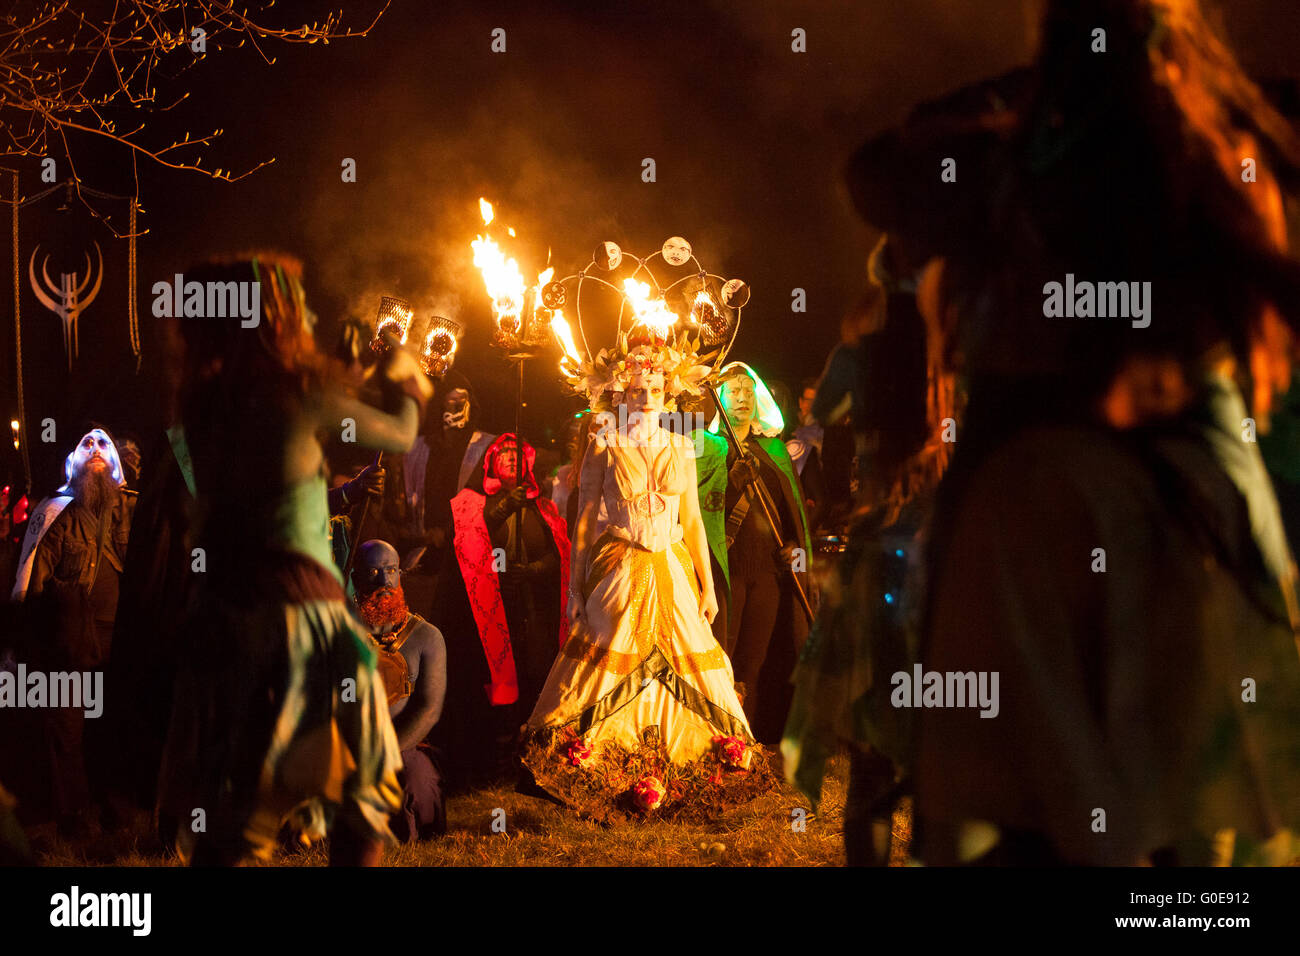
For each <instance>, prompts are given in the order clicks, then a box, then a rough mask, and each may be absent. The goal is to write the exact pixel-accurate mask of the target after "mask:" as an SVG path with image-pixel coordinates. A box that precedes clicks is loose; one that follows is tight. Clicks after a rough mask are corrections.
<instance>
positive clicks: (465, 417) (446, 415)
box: [442, 402, 469, 428]
mask: <svg viewBox="0 0 1300 956" xmlns="http://www.w3.org/2000/svg"><path fill="white" fill-rule="evenodd" d="M468 424H469V402H462V403H461V405H460V406H459V407H458V408H456V409H451V410H448V411H445V412H443V413H442V427H443V428H464V427H465V426H466V425H468Z"/></svg>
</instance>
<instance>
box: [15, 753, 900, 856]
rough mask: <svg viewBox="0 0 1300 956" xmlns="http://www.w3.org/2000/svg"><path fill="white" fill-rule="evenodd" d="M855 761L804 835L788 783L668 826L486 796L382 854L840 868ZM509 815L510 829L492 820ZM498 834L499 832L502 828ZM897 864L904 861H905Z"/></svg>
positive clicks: (56, 845)
mask: <svg viewBox="0 0 1300 956" xmlns="http://www.w3.org/2000/svg"><path fill="white" fill-rule="evenodd" d="M847 773H848V760H847V758H846V757H843V756H841V757H837V758H836V759H835V760H833V761H832V763H831V765H830V767H829V773H828V775H827V780H826V785H825V788H824V791H823V800H822V806H821V812H820V813H819V814H818V815H817V817H815V818H812V819H809V820H807V822H806V824H805V826H804V828H803V829H802V830H800V829H797V828H796V827H795V826H793V825H792V824H793V823H794V819H795V818H794V815H792V813H791V811H792V810H793V809H794V808H796V807H800V808H806V807H807V804H806V802H805V801H804V800H803V799H802V798H801V797H798V796H796V795H795V794H794V793H793V792H792V791H789V790H787V789H786V788H785V787H784V786H783V787H781V788H779V789H778V790H775V791H773V792H771V793H769V794H766V795H764V796H762V797H760V798H759V799H757V800H754V801H753V802H751V803H749V804H747V805H745V806H741V807H736V808H734V809H732V810H730V811H729V812H727V813H726V814H725V815H723V816H722V817H721V818H719V819H718V820H716V821H713V822H711V823H708V824H684V823H670V822H662V821H650V822H646V823H638V824H629V825H625V826H619V827H605V826H601V825H599V824H595V823H591V822H588V821H585V820H580V819H578V818H577V817H576V816H575V815H574V814H573V813H572V812H570V811H567V810H565V809H564V808H563V807H559V806H556V805H554V804H552V803H548V802H546V801H543V800H538V799H535V798H533V797H526V796H523V795H520V794H517V793H515V792H514V791H513V790H511V789H507V788H501V789H486V790H478V791H475V792H472V793H467V794H462V795H459V796H455V797H452V798H451V799H450V800H449V801H448V808H447V809H448V832H447V835H446V836H445V837H443V838H442V839H440V840H433V841H429V842H425V843H419V844H414V845H408V846H401V847H397V848H395V849H393V850H390V851H388V852H387V853H386V854H385V856H384V864H385V865H387V866H475V867H478V866H842V865H843V864H844V798H845V788H846V786H847ZM497 810H503V811H504V812H505V815H504V821H505V828H504V832H494V830H493V825H492V824H493V820H494V818H495V819H498V820H500V819H501V814H500V813H494V811H497ZM498 829H500V827H498ZM907 830H908V820H907V818H906V815H905V814H900V815H899V817H898V818H896V820H895V833H896V835H898V836H903V837H905V836H906V835H907ZM34 836H35V837H36V838H37V840H38V841H41V840H42V838H44V840H43V842H44V843H45V845H44V846H43V848H42V852H41V854H40V856H41V862H42V863H44V864H45V865H49V866H68V865H101V864H109V865H117V866H174V865H176V860H175V859H174V857H169V856H166V855H164V854H162V853H160V852H157V851H156V850H154V849H152V848H150V846H149V844H150V842H151V841H150V838H149V836H148V834H147V831H146V829H145V828H144V827H143V826H142V827H141V828H140V829H139V830H137V831H135V832H130V833H121V834H117V835H114V836H112V837H106V838H103V839H101V840H99V841H97V842H96V843H95V844H92V845H90V846H86V847H76V846H71V845H69V844H66V843H63V842H60V841H57V840H53V839H51V838H50V836H49V835H47V834H44V833H42V834H35V835H34ZM325 860H326V855H325V850H324V848H323V847H321V846H316V847H312V848H310V849H307V850H303V851H301V852H294V853H281V854H278V855H277V856H276V858H275V861H274V863H273V864H272V865H274V866H320V865H323V864H324V863H325ZM898 862H901V860H899V861H898Z"/></svg>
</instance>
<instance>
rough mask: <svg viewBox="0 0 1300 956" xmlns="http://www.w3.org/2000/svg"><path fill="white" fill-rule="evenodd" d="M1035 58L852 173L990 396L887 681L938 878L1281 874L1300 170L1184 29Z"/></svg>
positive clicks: (1295, 665) (1177, 12)
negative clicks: (1270, 444) (1299, 176)
mask: <svg viewBox="0 0 1300 956" xmlns="http://www.w3.org/2000/svg"><path fill="white" fill-rule="evenodd" d="M1099 26H1104V27H1105V51H1104V52H1100V51H1097V50H1096V47H1097V37H1096V34H1094V30H1095V29H1097V28H1098V27H1099ZM1042 36H1043V46H1042V51H1041V54H1040V57H1039V61H1038V64H1037V66H1036V68H1034V69H1033V70H1032V71H1028V72H1024V73H1019V74H1013V75H1011V76H1007V77H1002V78H1000V79H998V80H994V81H990V82H988V83H985V84H981V85H979V86H978V87H975V88H972V89H967V90H963V91H961V92H959V93H957V94H955V95H953V96H951V97H948V98H947V99H946V100H944V101H942V102H941V103H938V104H932V105H928V106H926V107H922V108H921V109H919V110H917V111H916V112H915V113H914V114H913V117H912V118H911V119H910V120H909V122H908V123H907V124H906V125H905V126H904V127H903V128H902V129H901V130H898V131H894V132H892V133H889V134H886V135H884V136H882V137H880V138H878V139H876V140H873V141H871V142H869V143H868V144H867V145H866V146H864V147H863V149H862V150H861V151H860V152H859V153H858V154H857V155H856V156H855V158H854V161H853V164H852V166H851V168H850V173H849V179H850V187H851V189H852V190H853V192H854V197H855V200H856V202H857V203H858V206H859V208H860V210H861V211H862V213H863V215H864V216H865V217H866V218H867V219H869V220H870V221H871V222H872V223H874V224H876V225H878V226H881V227H883V228H885V229H887V230H888V231H889V232H890V234H891V236H894V237H896V238H897V239H899V240H900V242H901V244H902V247H903V248H904V249H905V251H906V253H907V255H906V258H907V259H908V260H909V261H913V262H923V261H927V260H929V261H930V265H929V268H928V269H927V271H926V273H925V275H924V277H923V279H922V282H921V288H920V291H919V296H918V301H919V302H920V304H921V307H922V309H923V310H924V311H925V312H926V315H927V317H928V318H929V319H930V320H931V321H933V322H935V323H936V324H938V325H939V326H941V327H943V328H944V329H945V330H947V331H948V332H949V333H950V334H951V338H950V340H949V346H950V349H949V353H948V356H947V357H948V358H949V359H950V360H952V361H953V363H954V367H955V368H956V369H957V370H959V371H960V372H961V373H962V374H963V375H964V376H965V380H966V384H967V387H968V396H969V403H968V405H967V409H966V414H965V416H964V418H963V420H962V422H961V425H960V430H959V432H958V433H957V434H956V436H955V437H956V438H957V439H958V440H957V443H956V454H955V456H954V459H953V463H952V467H951V468H950V470H949V471H948V473H947V475H946V476H945V478H944V480H943V483H942V486H941V489H940V496H939V501H938V503H937V505H936V513H935V520H934V527H933V533H932V538H931V540H932V546H931V550H930V561H929V587H930V591H929V599H928V626H927V628H926V630H925V632H924V635H923V642H922V646H921V652H920V657H919V661H915V662H910V666H903V667H900V668H899V669H898V671H897V672H895V673H894V674H893V675H891V678H890V679H891V681H892V682H893V683H894V687H893V693H892V696H891V704H892V705H893V706H894V707H895V708H897V709H899V710H906V709H909V708H920V709H919V710H918V711H917V713H916V715H915V716H916V717H917V718H918V719H919V734H918V749H917V751H916V784H917V804H916V809H917V831H916V832H917V836H918V838H919V853H918V855H920V856H921V857H922V858H923V859H924V860H926V861H927V862H931V863H953V862H982V863H1011V864H1043V863H1048V864H1051V863H1057V864H1059V863H1073V864H1137V863H1141V862H1154V863H1177V864H1198V863H1208V862H1212V861H1213V862H1224V863H1226V862H1233V863H1249V862H1264V863H1277V862H1281V861H1286V860H1289V859H1292V858H1294V856H1295V855H1296V847H1295V843H1294V841H1293V839H1292V836H1293V833H1294V832H1295V831H1297V829H1300V659H1298V658H1297V652H1296V640H1295V638H1296V629H1295V624H1296V619H1297V615H1296V602H1295V570H1294V565H1293V562H1292V558H1291V554H1290V552H1289V549H1288V547H1287V542H1286V539H1285V537H1284V534H1283V530H1282V523H1281V520H1280V517H1279V514H1278V506H1277V502H1276V499H1275V496H1274V493H1273V489H1272V486H1271V485H1270V482H1269V479H1268V477H1267V475H1266V474H1265V471H1264V468H1263V465H1262V463H1261V460H1260V456H1259V452H1258V447H1257V445H1256V444H1255V443H1254V441H1253V429H1254V427H1256V426H1258V427H1259V428H1261V429H1262V428H1264V427H1265V425H1266V422H1267V416H1268V412H1269V408H1270V403H1271V400H1272V397H1273V395H1274V393H1275V392H1276V391H1279V390H1281V389H1283V388H1285V386H1286V384H1287V381H1288V378H1289V375H1290V371H1291V361H1292V357H1293V354H1294V353H1293V342H1294V337H1293V331H1292V330H1293V329H1294V328H1295V327H1297V325H1300V268H1298V267H1297V264H1296V263H1295V262H1294V261H1292V260H1291V259H1289V258H1287V256H1286V254H1285V253H1286V236H1285V227H1284V222H1283V219H1282V208H1283V207H1282V198H1281V193H1280V190H1279V180H1289V181H1290V182H1292V183H1294V182H1295V174H1296V171H1297V161H1298V160H1300V144H1298V143H1297V141H1296V137H1295V134H1294V132H1293V130H1292V129H1291V128H1290V127H1288V126H1287V125H1286V124H1285V123H1284V122H1283V121H1282V120H1281V118H1280V117H1279V116H1278V115H1277V114H1276V113H1275V112H1274V111H1273V109H1272V108H1271V107H1270V106H1269V105H1268V104H1267V103H1266V102H1265V101H1264V100H1263V98H1262V96H1261V95H1260V93H1259V91H1258V89H1257V88H1256V87H1255V86H1254V85H1253V84H1252V83H1251V82H1250V81H1249V80H1248V79H1247V78H1246V77H1245V76H1244V75H1243V74H1242V72H1241V70H1240V69H1239V67H1238V66H1237V64H1236V62H1235V60H1234V59H1233V57H1232V55H1231V53H1230V52H1229V51H1228V50H1227V49H1226V48H1225V47H1224V46H1223V45H1222V44H1221V42H1220V41H1219V40H1218V39H1217V38H1216V37H1214V36H1213V34H1212V33H1211V32H1210V31H1209V29H1208V28H1207V26H1206V25H1205V23H1204V21H1203V20H1202V18H1201V14H1200V11H1199V9H1198V6H1197V4H1195V3H1194V2H1190V0H1162V2H1155V0H1146V2H1144V0H1099V2H1092V3H1082V2H1056V3H1052V4H1050V5H1049V8H1048V11H1047V15H1046V20H1045V22H1044V28H1043V34H1042ZM935 156H962V157H964V158H963V159H962V160H961V163H962V166H961V170H960V172H959V173H958V176H957V180H956V182H946V183H940V182H939V178H938V177H939V170H938V169H937V164H936V162H935V161H933V157H935ZM1247 160H1250V162H1247ZM1103 283H1114V285H1109V286H1106V285H1103ZM1094 292H1095V296H1094ZM1063 293H1067V294H1066V295H1064V298H1066V299H1068V302H1066V303H1064V304H1063V303H1062V298H1063ZM1103 299H1104V300H1105V302H1106V308H1105V311H1104V315H1105V317H1102V315H1103V312H1102V309H1101V305H1102V301H1103ZM995 678H996V682H995V680H994V679H995ZM977 688H978V689H979V693H978V694H976V693H975V691H976V689H977ZM962 691H965V693H961V692H962ZM986 692H987V693H986ZM976 696H978V700H975V699H974V698H975V697H976Z"/></svg>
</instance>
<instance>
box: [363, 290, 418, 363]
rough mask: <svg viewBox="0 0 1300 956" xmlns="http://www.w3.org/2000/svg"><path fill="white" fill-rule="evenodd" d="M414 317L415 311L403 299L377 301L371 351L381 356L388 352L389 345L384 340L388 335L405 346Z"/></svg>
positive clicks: (388, 297) (392, 296)
mask: <svg viewBox="0 0 1300 956" xmlns="http://www.w3.org/2000/svg"><path fill="white" fill-rule="evenodd" d="M414 315H415V310H414V309H412V308H411V303H409V302H407V301H406V300H405V299H401V298H398V297H397V296H395V295H386V296H383V297H382V298H381V299H380V300H379V314H378V316H376V318H375V334H374V337H373V338H372V339H371V340H370V349H371V351H373V352H378V353H381V354H382V353H383V352H386V351H388V349H389V348H390V343H389V342H387V341H386V339H387V337H388V336H390V335H391V336H392V337H393V338H394V339H396V340H397V341H398V342H399V343H403V344H405V342H406V334H407V332H408V331H409V330H410V328H411V318H412V317H413V316H414Z"/></svg>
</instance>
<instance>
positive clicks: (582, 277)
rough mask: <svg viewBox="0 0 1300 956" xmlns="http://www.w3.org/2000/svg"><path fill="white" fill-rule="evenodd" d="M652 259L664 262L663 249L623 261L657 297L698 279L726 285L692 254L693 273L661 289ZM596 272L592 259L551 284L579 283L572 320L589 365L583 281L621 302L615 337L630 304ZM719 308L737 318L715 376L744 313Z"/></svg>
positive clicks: (591, 354)
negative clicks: (609, 292) (644, 277)
mask: <svg viewBox="0 0 1300 956" xmlns="http://www.w3.org/2000/svg"><path fill="white" fill-rule="evenodd" d="M655 256H658V257H659V258H660V259H663V250H662V249H659V250H656V251H655V252H653V253H651V254H650V255H648V256H646V257H645V258H641V257H640V256H635V255H633V254H632V253H630V252H624V253H623V257H624V258H627V259H632V260H633V261H634V262H636V268H635V269H633V270H632V275H631V276H630V277H629V278H632V279H635V278H637V276H639V275H640V274H641V273H642V272H643V271H644V272H645V274H646V275H647V276H649V277H650V281H651V282H652V283H653V284H654V288H655V289H656V290H657V291H658V292H659V294H660V295H667V294H668V293H669V292H671V291H672V290H673V289H675V288H677V286H679V285H681V284H682V283H683V282H688V281H690V280H691V279H701V280H703V279H716V280H718V284H719V285H725V284H726V282H727V281H728V280H727V279H726V278H725V277H724V276H720V275H716V274H714V273H712V272H708V271H707V270H706V269H705V268H704V266H703V265H701V263H700V260H699V259H697V258H696V256H695V253H694V252H692V253H691V256H690V261H691V262H693V263H694V264H695V269H696V271H695V272H693V273H691V274H689V275H685V276H682V277H681V278H680V279H678V280H676V281H675V282H671V283H669V284H668V285H667V286H662V285H660V284H659V280H658V278H657V277H656V276H655V274H654V271H653V270H652V269H651V268H650V265H649V263H650V260H652V259H653V258H654V257H655ZM599 268H600V266H598V265H597V264H596V259H595V257H594V256H593V257H592V259H591V261H590V262H588V263H587V265H585V266H584V267H583V268H582V269H581V270H580V271H578V272H575V273H573V274H571V275H567V276H565V277H564V278H562V279H553V280H552V281H553V282H558V283H559V284H560V285H565V284H566V283H568V282H571V281H572V280H573V279H577V280H578V283H577V287H576V288H575V289H574V292H573V308H574V318H575V320H576V321H577V323H578V334H579V335H580V336H581V337H582V347H583V348H584V349H585V350H586V353H587V354H586V361H588V362H590V361H592V360H593V358H594V356H595V352H594V351H593V350H592V348H591V343H590V342H588V341H587V330H586V329H585V328H584V327H583V324H582V283H583V282H584V281H590V282H595V283H598V284H600V285H603V286H605V287H606V288H609V289H612V290H613V291H614V292H615V293H616V294H617V295H618V297H619V300H620V301H619V308H618V334H620V335H621V334H622V332H623V315H624V313H625V312H626V310H627V308H628V301H629V300H628V296H627V293H626V292H624V291H623V290H622V289H620V288H619V287H618V286H616V285H614V283H612V282H610V281H608V280H607V279H603V278H601V277H600V276H598V275H595V274H593V271H592V270H594V269H599ZM720 304H721V305H722V307H723V308H727V309H733V311H734V312H735V314H736V321H735V322H734V323H733V324H732V329H731V337H730V338H729V339H727V342H726V344H725V345H724V346H723V347H722V349H721V351H719V352H718V356H717V358H716V359H714V361H713V363H712V370H713V371H714V372H716V371H717V370H718V369H719V368H721V367H722V365H723V363H724V361H725V360H726V357H727V355H728V354H729V353H730V352H731V349H732V346H734V345H735V344H736V336H737V335H738V334H739V333H740V318H741V312H742V311H743V308H744V307H743V306H736V307H734V308H733V307H732V306H729V305H727V304H726V303H725V302H723V303H720Z"/></svg>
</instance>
